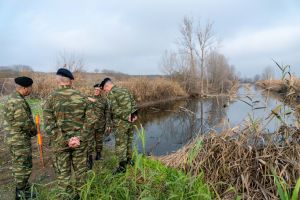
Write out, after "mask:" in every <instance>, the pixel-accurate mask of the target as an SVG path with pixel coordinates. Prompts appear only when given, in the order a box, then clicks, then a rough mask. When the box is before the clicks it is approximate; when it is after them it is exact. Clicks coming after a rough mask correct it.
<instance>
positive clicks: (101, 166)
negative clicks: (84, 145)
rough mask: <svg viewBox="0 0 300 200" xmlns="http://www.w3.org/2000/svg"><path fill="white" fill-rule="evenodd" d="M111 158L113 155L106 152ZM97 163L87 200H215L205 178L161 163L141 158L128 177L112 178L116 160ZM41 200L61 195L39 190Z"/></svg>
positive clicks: (83, 195) (83, 190)
mask: <svg viewBox="0 0 300 200" xmlns="http://www.w3.org/2000/svg"><path fill="white" fill-rule="evenodd" d="M106 153H107V154H111V152H109V151H108V152H106ZM109 157H110V159H109V160H104V161H103V162H97V163H96V165H95V167H94V170H93V171H90V172H89V174H88V180H87V182H86V184H85V185H84V186H83V187H82V188H81V198H82V199H83V200H96V199H103V200H105V199H143V200H151V199H203V200H205V199H212V198H213V196H212V194H211V193H210V191H209V187H208V186H207V185H206V184H204V183H203V175H201V176H197V177H192V176H190V175H186V174H185V173H184V172H182V171H179V170H176V169H172V168H168V167H166V166H164V165H163V164H161V163H160V162H159V161H156V160H152V159H149V158H146V157H144V156H140V157H138V158H137V159H136V165H135V166H134V167H131V166H130V167H128V170H127V172H126V173H125V174H119V175H112V170H113V169H114V167H115V166H116V164H117V160H116V158H115V157H114V156H109ZM38 188H39V189H38V190H39V192H38V193H39V196H38V198H37V199H43V200H44V199H48V200H50V199H51V200H52V199H56V196H57V191H56V190H55V189H52V190H49V189H48V188H51V187H47V186H46V187H45V186H43V187H41V186H39V187H38Z"/></svg>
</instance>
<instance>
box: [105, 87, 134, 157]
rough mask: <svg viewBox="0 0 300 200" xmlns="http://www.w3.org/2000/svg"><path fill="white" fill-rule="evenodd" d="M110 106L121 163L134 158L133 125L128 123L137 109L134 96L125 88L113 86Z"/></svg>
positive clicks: (116, 150)
mask: <svg viewBox="0 0 300 200" xmlns="http://www.w3.org/2000/svg"><path fill="white" fill-rule="evenodd" d="M108 100H109V106H110V110H111V116H112V121H113V127H114V132H115V137H116V144H115V153H116V156H117V157H118V160H119V162H121V161H126V160H127V159H128V158H130V159H131V158H132V140H133V130H132V129H133V125H132V123H131V122H129V121H128V117H129V116H130V114H131V113H134V112H135V111H136V110H137V108H136V103H135V100H134V98H133V96H132V94H131V93H130V92H129V91H128V90H127V89H124V88H121V87H117V86H113V88H112V89H111V91H110V92H109V93H108Z"/></svg>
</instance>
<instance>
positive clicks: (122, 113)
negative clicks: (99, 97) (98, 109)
mask: <svg viewBox="0 0 300 200" xmlns="http://www.w3.org/2000/svg"><path fill="white" fill-rule="evenodd" d="M107 97H108V101H109V106H110V110H111V115H112V120H113V121H115V120H123V121H126V122H128V116H129V115H130V114H131V113H134V112H135V111H137V108H136V103H135V100H134V98H133V96H132V94H131V93H130V92H129V91H128V90H127V89H125V88H121V87H117V86H113V88H112V89H111V91H110V92H109V93H108V96H107Z"/></svg>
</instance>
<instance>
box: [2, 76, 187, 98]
mask: <svg viewBox="0 0 300 200" xmlns="http://www.w3.org/2000/svg"><path fill="white" fill-rule="evenodd" d="M22 75H25V76H29V77H31V78H32V79H33V80H34V84H33V92H32V96H33V97H35V98H45V97H47V96H48V95H49V94H50V93H51V92H52V91H54V90H55V89H56V88H57V84H56V81H55V74H54V73H42V72H29V71H28V72H23V73H22ZM105 77H106V75H105V74H102V73H101V74H100V73H84V72H80V73H75V81H74V88H76V89H78V90H79V91H81V92H82V93H84V94H86V95H91V94H93V85H94V84H95V83H99V82H101V81H102V80H103V79H104V78H105ZM111 78H112V80H113V81H114V82H115V84H116V85H120V86H122V87H124V88H127V89H128V90H129V91H130V92H132V94H133V95H134V97H135V99H136V101H137V102H138V103H145V102H151V101H158V100H164V99H171V98H174V97H183V96H187V94H186V92H185V91H184V90H183V89H182V87H181V86H180V85H179V84H178V83H177V82H175V81H171V80H169V79H166V78H146V77H139V78H127V79H121V80H115V78H114V77H111ZM13 82H14V81H13V79H3V81H2V82H1V81H0V83H4V84H0V86H5V88H6V90H5V94H8V93H9V92H11V91H12V90H13V89H14V83H13ZM8 83H9V84H8ZM8 85H10V87H9V89H7V88H8Z"/></svg>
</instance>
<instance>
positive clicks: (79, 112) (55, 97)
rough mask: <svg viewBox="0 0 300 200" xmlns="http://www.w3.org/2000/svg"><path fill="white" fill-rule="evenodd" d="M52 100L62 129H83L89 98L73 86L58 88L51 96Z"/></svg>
mask: <svg viewBox="0 0 300 200" xmlns="http://www.w3.org/2000/svg"><path fill="white" fill-rule="evenodd" d="M50 101H51V103H52V109H53V111H54V114H55V116H56V122H57V125H58V127H59V128H60V129H61V130H62V131H64V132H68V131H76V130H80V129H82V126H83V123H84V120H85V111H86V108H87V100H86V98H85V97H84V96H83V95H81V94H80V92H79V91H77V90H74V89H72V88H61V89H58V90H56V91H55V92H54V93H53V94H52V95H51V96H50Z"/></svg>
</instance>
